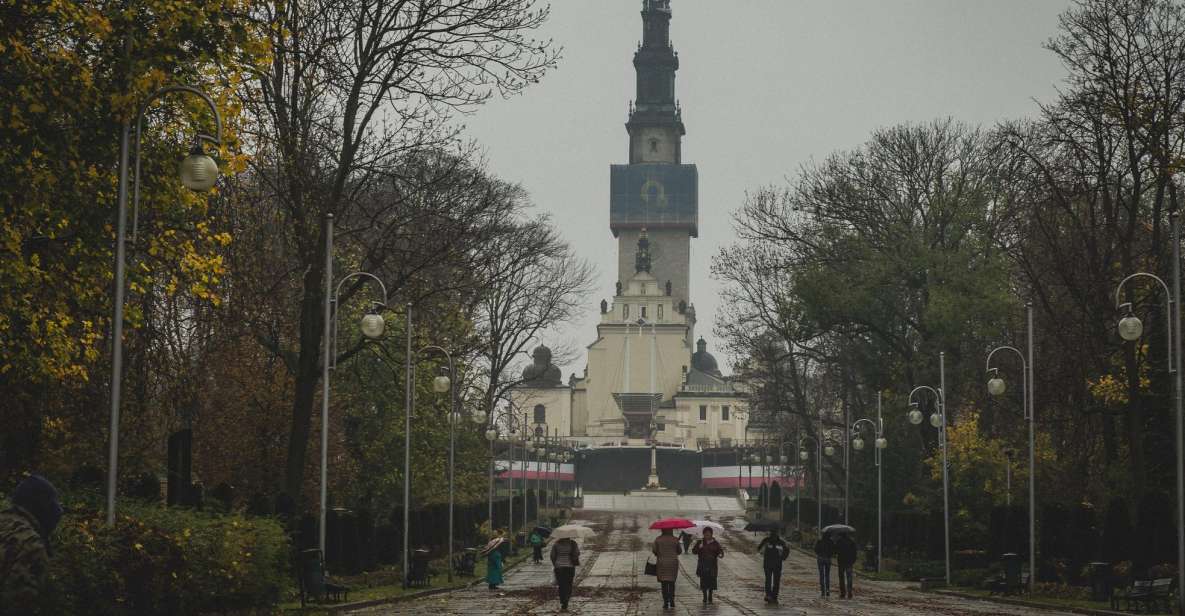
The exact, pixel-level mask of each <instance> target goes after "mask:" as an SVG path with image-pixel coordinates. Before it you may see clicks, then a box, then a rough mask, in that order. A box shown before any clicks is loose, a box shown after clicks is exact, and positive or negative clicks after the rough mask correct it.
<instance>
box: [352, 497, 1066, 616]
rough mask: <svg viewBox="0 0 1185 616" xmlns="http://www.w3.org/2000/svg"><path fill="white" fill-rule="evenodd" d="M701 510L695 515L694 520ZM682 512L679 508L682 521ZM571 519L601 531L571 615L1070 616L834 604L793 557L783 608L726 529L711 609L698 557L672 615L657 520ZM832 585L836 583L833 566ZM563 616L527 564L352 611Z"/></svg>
mask: <svg viewBox="0 0 1185 616" xmlns="http://www.w3.org/2000/svg"><path fill="white" fill-rule="evenodd" d="M700 513H702V512H692V513H691V515H692V516H697V515H699V514H700ZM686 514H687V512H684V515H686ZM710 515H711V517H712V519H715V520H717V521H719V522H721V523H723V524H724V525H725V526H726V527H732V525H733V524H734V523H735V524H738V525H739V524H743V521H742V520H739V519H736V520H734V519H733V517H732V515H731V514H725V513H724V512H719V511H717V512H714V514H710ZM577 517H582V518H585V519H586V520H587V521H588V522H591V523H593V524H594V526H593V527H594V528H596V529H597V530H598V531H600V534H599V535H598V536H597V537H595V538H592V539H589V540H587V541H586V544H585V545H584V546H583V548H582V549H583V558H582V562H581V567H580V571H578V572H577V580H576V581H577V587H576V591H575V593H574V596H573V597H572V602H571V604H570V605H569V612H570V613H572V614H580V615H582V616H635V615H642V614H646V615H651V614H655V615H657V614H678V615H680V616H684V615H688V614H697V615H698V614H705V615H712V616H735V615H746V616H747V615H752V614H792V615H796V616H822V615H827V616H831V615H840V614H844V615H848V614H851V615H859V616H922V615H930V614H938V615H942V616H988V615H1001V616H1023V615H1031V614H1036V615H1041V616H1069V613H1067V612H1055V611H1042V610H1036V609H1033V608H1027V607H1012V606H1008V605H1002V604H998V603H990V602H986V601H975V600H969V599H960V598H957V597H949V596H943V595H934V594H930V593H920V592H917V591H913V590H909V589H907V588H906V586H907V585H906V584H903V583H894V582H870V581H866V580H861V579H859V578H857V580H856V593H855V594H856V598H855V599H849V600H842V599H838V598H837V596H838V589H837V588H832V596H831V598H828V599H823V598H821V597H819V588H818V582H817V573H816V569H815V563H814V559H813V558H810V557H808V556H806V555H804V554H802V553H800V552H794V553H793V554H792V555H791V556H790V558H789V560H787V561H786V564H785V568H784V570H783V574H782V591H781V598H780V599H781V603H780V604H778V605H769V604H766V603H764V602H763V600H762V588H763V585H762V584H763V577H762V570H761V562H760V560H759V559H758V557H757V555H756V554H755V553H754V551H755V548H756V539H757V538H755V537H754V536H753V535H752V534H751V533H744V532H741V531H739V530H735V529H730V530H729V531H727V532H726V533H724V537H723V538H722V543H723V544H724V547H725V557H724V559H723V560H721V562H720V565H721V566H720V578H719V586H720V590H719V591H718V592H717V593H716V595H715V599H716V603H715V604H713V605H703V603H702V597H701V594H700V592H699V590H698V588H697V585H696V581H697V580H696V578H695V557H694V556H692V555H686V556H683V557H681V559H682V567H681V573H682V575H681V577H680V579H679V582H678V583H677V585H676V601H675V604H676V609H675V610H674V611H671V610H667V611H663V609H662V598H661V595H660V594H659V592H658V583H657V582H656V581H655V580H654V578H653V577H650V576H646V575H643V572H642V568H643V565H644V564H645V562H646V557H647V556H648V554H649V542H650V541H651V540H653V538H654V537H655V535H656V533H655V531H651V530H648V529H647V526H648V525H649V524H650V522H651V521H652V520H654V519H655V518H656V514H655V513H654V512H622V511H616V512H594V511H582V512H577ZM832 583H833V584H834V583H836V578H835V574H834V569H833V573H832ZM558 611H559V601H558V600H557V598H556V589H555V587H554V586H553V585H552V572H551V568H550V566H548V564H547V563H546V561H545V563H544V564H539V565H535V564H532V563H530V562H527V563H525V564H523V565H519V566H518V567H516V568H515V569H513V570H512V571H511V572H510V573H508V574H507V576H506V584H504V585H503V586H502V587H501V588H500V589H499V590H497V591H490V590H488V589H487V588H486V587H485V585H484V584H482V585H478V586H474V587H471V588H467V589H464V590H458V591H454V592H450V593H446V594H440V595H435V596H432V597H426V598H424V599H420V600H417V601H410V602H404V603H396V604H394V605H388V606H381V607H375V608H371V609H368V610H362V611H358V612H354V613H355V614H368V615H388V614H400V615H403V614H408V615H416V616H446V615H453V614H457V615H460V614H467V615H469V614H473V615H481V616H494V615H510V616H526V615H534V614H555V613H557V612H558Z"/></svg>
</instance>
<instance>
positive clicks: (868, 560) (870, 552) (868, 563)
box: [864, 543, 878, 571]
mask: <svg viewBox="0 0 1185 616" xmlns="http://www.w3.org/2000/svg"><path fill="white" fill-rule="evenodd" d="M877 564H878V563H877V561H876V546H875V545H872V543H868V544H866V545H865V546H864V570H865V571H876V570H877Z"/></svg>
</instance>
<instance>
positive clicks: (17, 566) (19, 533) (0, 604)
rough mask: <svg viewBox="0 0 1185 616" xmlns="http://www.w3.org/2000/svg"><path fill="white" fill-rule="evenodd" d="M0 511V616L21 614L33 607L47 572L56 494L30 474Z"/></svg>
mask: <svg viewBox="0 0 1185 616" xmlns="http://www.w3.org/2000/svg"><path fill="white" fill-rule="evenodd" d="M9 501H10V502H11V504H12V506H11V507H8V508H7V509H4V510H3V511H0V614H23V613H25V610H26V609H28V608H30V607H31V606H33V605H34V604H35V603H36V601H37V596H38V595H39V594H40V592H41V584H42V583H43V582H44V581H45V572H46V570H47V569H49V537H50V535H52V534H53V531H54V528H56V527H57V525H58V522H59V521H61V519H62V505H61V503H59V502H58V491H57V490H56V489H55V488H54V487H53V484H51V483H50V482H49V481H48V480H46V479H45V478H44V477H42V476H41V475H30V476H28V477H26V478H25V479H24V480H23V481H21V482H20V483H19V484H18V485H17V487H16V489H15V490H13V491H12V494H11V495H10V496H9Z"/></svg>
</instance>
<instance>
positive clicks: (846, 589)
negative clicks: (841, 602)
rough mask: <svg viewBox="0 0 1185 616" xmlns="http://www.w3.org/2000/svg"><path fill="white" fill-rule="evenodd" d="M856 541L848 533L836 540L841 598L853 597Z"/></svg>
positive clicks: (836, 558) (836, 559)
mask: <svg viewBox="0 0 1185 616" xmlns="http://www.w3.org/2000/svg"><path fill="white" fill-rule="evenodd" d="M856 552H857V548H856V542H855V541H852V538H851V537H849V536H847V535H840V536H839V538H837V539H836V541H835V561H836V564H837V565H839V598H840V599H851V598H852V567H854V566H856Z"/></svg>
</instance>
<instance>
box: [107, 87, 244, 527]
mask: <svg viewBox="0 0 1185 616" xmlns="http://www.w3.org/2000/svg"><path fill="white" fill-rule="evenodd" d="M172 92H180V93H183V94H192V95H194V96H197V97H199V98H201V99H202V100H203V101H205V103H206V106H207V107H208V108H209V110H210V113H211V114H213V116H214V135H207V134H205V133H196V134H195V135H194V146H193V148H192V149H191V150H190V154H189V156H187V157H186V158H185V159H184V160H183V161H182V163H181V169H180V174H181V183H182V184H183V185H185V187H186V188H189V189H190V190H194V191H198V192H204V191H206V190H209V189H210V188H212V187H213V186H214V183H215V182H216V181H217V179H218V164H217V163H215V162H214V159H212V158H210V157H209V156H206V155H205V154H204V153H203V151H202V144H203V143H204V142H208V143H212V144H214V145H215V146H221V145H222V115H221V114H219V113H218V107H217V106H215V105H214V100H213V99H211V98H210V96H209V95H208V94H206V93H205V92H203V91H202V90H199V89H198V88H195V87H193V86H183V85H177V86H166V87H164V88H161V89H159V90H157V91H155V92H153V93H152V94H149V95H148V98H147V99H145V100H144V103H143V104H142V105H140V108H139V109H138V110H137V112H136V140H135V150H136V158H135V178H134V181H133V182H132V193H133V199H132V202H133V204H132V205H133V206H132V219H133V226H132V237H133V238H134V237H135V233H136V221H138V214H139V210H140V134H141V127H142V126H143V124H144V113H145V112H146V111H147V110H148V107H149V105H151V104H152V103H154V102H156V101H157V100H158V99H160V98H161V97H162V96H164V95H166V94H169V93H172ZM131 132H132V127H131V123H130V122H129V121H128V120H124V122H123V126H122V127H121V129H120V136H119V196H118V208H117V211H116V220H115V275H114V280H113V285H114V298H113V299H114V306H113V308H112V318H111V430H110V434H109V436H108V459H107V525H108V526H112V525H114V524H115V488H116V484H117V478H118V476H119V407H120V400H121V394H122V390H121V386H122V384H123V383H122V378H123V304H124V286H125V285H124V282H125V279H126V277H127V273H126V258H125V254H126V253H125V250H126V247H125V244H126V243H127V230H128V226H127V218H128V166H129V157H130V150H131V146H130V145H129V141H131Z"/></svg>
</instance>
